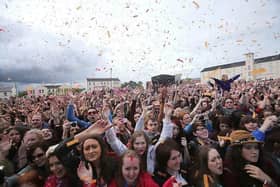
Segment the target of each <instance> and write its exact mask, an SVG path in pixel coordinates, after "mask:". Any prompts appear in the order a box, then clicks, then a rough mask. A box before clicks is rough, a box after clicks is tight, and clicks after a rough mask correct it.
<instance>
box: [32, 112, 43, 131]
mask: <svg viewBox="0 0 280 187" xmlns="http://www.w3.org/2000/svg"><path fill="white" fill-rule="evenodd" d="M41 127H42V116H41V115H40V114H35V115H33V117H32V119H31V128H33V129H41Z"/></svg>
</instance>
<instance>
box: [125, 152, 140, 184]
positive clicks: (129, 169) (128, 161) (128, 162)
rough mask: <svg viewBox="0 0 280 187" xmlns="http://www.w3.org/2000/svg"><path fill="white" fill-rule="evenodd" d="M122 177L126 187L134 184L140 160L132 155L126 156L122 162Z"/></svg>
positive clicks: (138, 171)
mask: <svg viewBox="0 0 280 187" xmlns="http://www.w3.org/2000/svg"><path fill="white" fill-rule="evenodd" d="M122 162H123V163H122V176H123V178H124V180H125V181H126V183H127V184H128V186H130V185H133V184H135V181H136V180H137V178H138V176H139V173H140V159H139V158H138V157H136V156H134V155H126V156H124V157H123V161H122Z"/></svg>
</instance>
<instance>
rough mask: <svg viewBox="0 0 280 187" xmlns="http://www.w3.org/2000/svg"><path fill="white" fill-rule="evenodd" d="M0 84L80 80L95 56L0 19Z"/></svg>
mask: <svg viewBox="0 0 280 187" xmlns="http://www.w3.org/2000/svg"><path fill="white" fill-rule="evenodd" d="M0 23H1V27H2V28H3V29H4V30H5V31H4V32H0V81H7V80H8V79H12V80H13V81H17V82H25V83H41V82H45V83H48V82H50V83H56V82H70V81H83V80H85V79H86V77H87V76H90V75H93V73H94V71H95V68H96V65H97V61H98V59H99V57H98V56H97V52H96V51H95V50H91V51H90V52H89V51H88V49H87V47H86V46H85V45H84V44H83V43H82V42H80V41H77V40H73V39H68V38H65V37H64V36H61V35H55V36H54V35H50V34H48V33H46V32H44V31H37V30H35V29H34V28H32V27H30V26H27V25H24V24H22V23H19V22H12V21H10V20H5V19H3V18H1V17H0Z"/></svg>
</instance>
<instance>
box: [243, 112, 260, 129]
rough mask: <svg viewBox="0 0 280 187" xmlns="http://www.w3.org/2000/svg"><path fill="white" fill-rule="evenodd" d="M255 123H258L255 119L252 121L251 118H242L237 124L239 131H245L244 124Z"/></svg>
mask: <svg viewBox="0 0 280 187" xmlns="http://www.w3.org/2000/svg"><path fill="white" fill-rule="evenodd" d="M251 122H252V123H257V122H258V121H257V120H256V119H254V118H253V117H252V116H248V115H246V116H243V117H242V118H241V120H240V123H239V129H241V130H247V129H246V127H245V124H247V123H251Z"/></svg>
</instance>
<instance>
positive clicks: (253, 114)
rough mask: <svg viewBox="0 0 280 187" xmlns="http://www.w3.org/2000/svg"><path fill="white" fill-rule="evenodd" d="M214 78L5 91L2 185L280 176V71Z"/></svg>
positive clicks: (100, 186)
mask: <svg viewBox="0 0 280 187" xmlns="http://www.w3.org/2000/svg"><path fill="white" fill-rule="evenodd" d="M236 79H237V80H236ZM213 80H214V82H212V83H211V82H209V83H208V84H201V83H195V82H192V81H181V82H180V83H177V84H172V85H161V86H160V87H159V88H158V89H157V90H155V89H143V88H142V87H137V88H129V87H128V88H126V89H118V90H111V89H102V90H95V91H88V92H84V93H73V92H69V94H68V95H66V96H53V95H49V96H40V97H12V98H10V99H8V100H1V101H0V138H1V140H0V175H1V181H0V186H3V187H17V186H18V187H43V186H44V187H79V186H83V187H105V186H107V187H158V186H163V187H175V186H189V187H191V186H197V187H277V186H280V120H279V119H280V79H274V80H273V79H269V80H257V81H244V80H238V76H235V77H233V78H232V79H228V77H227V76H226V75H224V76H223V78H222V80H219V79H213Z"/></svg>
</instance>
